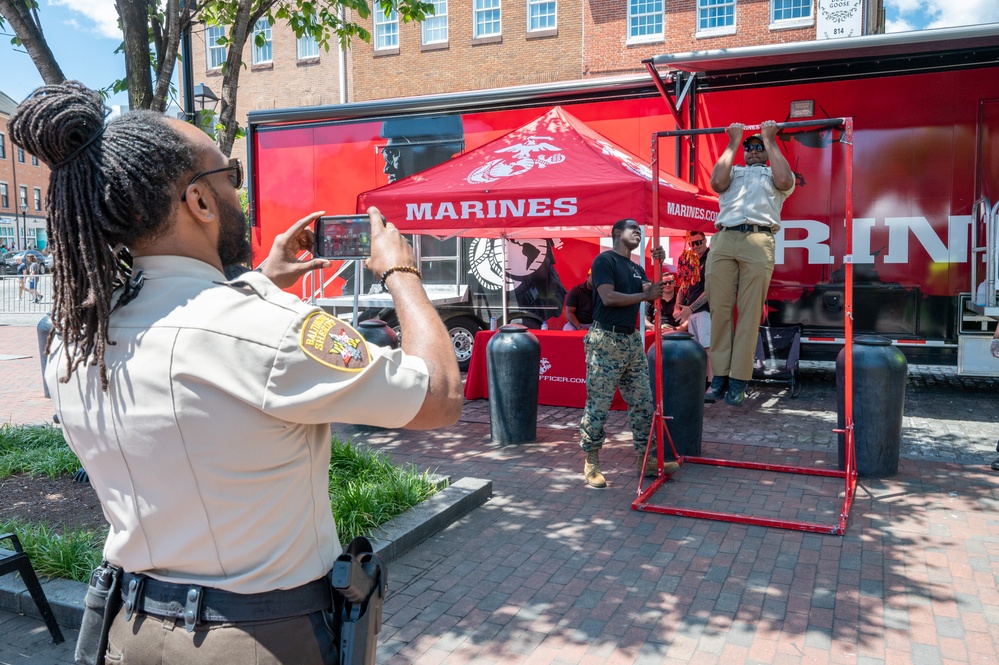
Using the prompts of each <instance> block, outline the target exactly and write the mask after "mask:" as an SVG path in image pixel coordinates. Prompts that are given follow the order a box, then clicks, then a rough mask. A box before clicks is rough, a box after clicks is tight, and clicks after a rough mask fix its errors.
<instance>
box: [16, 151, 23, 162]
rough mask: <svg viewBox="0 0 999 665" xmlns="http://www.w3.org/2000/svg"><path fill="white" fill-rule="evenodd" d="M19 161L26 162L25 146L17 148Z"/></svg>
mask: <svg viewBox="0 0 999 665" xmlns="http://www.w3.org/2000/svg"><path fill="white" fill-rule="evenodd" d="M17 161H19V162H21V163H22V164H24V148H18V149H17Z"/></svg>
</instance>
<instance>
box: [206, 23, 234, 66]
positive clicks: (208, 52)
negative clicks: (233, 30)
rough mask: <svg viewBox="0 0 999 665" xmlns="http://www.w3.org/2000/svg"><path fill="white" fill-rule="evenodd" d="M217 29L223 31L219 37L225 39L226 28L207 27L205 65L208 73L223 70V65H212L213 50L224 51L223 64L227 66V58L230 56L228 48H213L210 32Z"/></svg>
mask: <svg viewBox="0 0 999 665" xmlns="http://www.w3.org/2000/svg"><path fill="white" fill-rule="evenodd" d="M216 28H219V29H221V30H222V34H221V35H219V36H220V37H225V28H224V27H223V26H211V25H206V26H205V64H206V65H207V67H206V69H207V70H208V71H212V70H215V69H222V65H213V64H212V49H213V48H219V49H222V54H223V58H222V64H225V61H226V57H228V55H229V53H228V50H227V49H228V47H227V46H213V45H212V42H211V41H209V37H208V31H209V30H212V29H216Z"/></svg>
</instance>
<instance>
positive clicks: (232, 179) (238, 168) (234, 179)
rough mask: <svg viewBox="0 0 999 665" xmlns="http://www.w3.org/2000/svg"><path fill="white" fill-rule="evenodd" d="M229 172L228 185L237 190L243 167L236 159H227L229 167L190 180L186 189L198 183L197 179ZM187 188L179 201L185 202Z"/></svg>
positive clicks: (241, 178)
mask: <svg viewBox="0 0 999 665" xmlns="http://www.w3.org/2000/svg"><path fill="white" fill-rule="evenodd" d="M227 171H228V172H229V173H228V175H229V184H230V185H232V186H233V188H234V189H239V188H240V187H242V186H243V165H242V164H240V163H239V159H238V158H237V157H232V158H230V159H229V166H224V167H222V168H220V169H212V170H211V171H202V172H201V173H198V174H196V175H195V176H194V177H193V178H191V182H189V183H187V187H190V186H191V185H193V184H194V183H196V182H197V181H198V179H199V178H204V177H205V176H206V175H212V174H214V173H225V172H227ZM187 187H185V188H184V193H183V194H181V195H180V200H181V201H185V200H187Z"/></svg>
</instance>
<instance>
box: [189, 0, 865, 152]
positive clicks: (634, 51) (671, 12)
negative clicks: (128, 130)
mask: <svg viewBox="0 0 999 665" xmlns="http://www.w3.org/2000/svg"><path fill="white" fill-rule="evenodd" d="M820 3H824V4H822V5H820ZM830 3H832V5H836V6H837V7H839V5H851V6H854V7H855V8H857V10H858V11H862V12H863V16H864V21H863V23H864V32H865V33H869V32H877V31H879V30H880V29H881V28H880V26H882V25H883V0H435V2H434V4H435V6H436V8H437V14H436V16H435V17H433V18H430V19H428V20H427V21H425V22H424V23H423V24H417V23H403V22H401V21H398V20H393V18H392V17H388V18H386V17H384V15H382V14H380V13H379V12H376V11H373V12H372V16H370V17H369V18H367V19H356V18H353V19H352V18H351V16H350V14H349V13H348V15H347V18H348V20H355V21H356V22H358V23H359V24H361V25H363V26H364V27H365V28H366V29H368V30H369V31H370V32H371V35H372V39H371V42H370V43H366V42H363V41H361V40H355V41H354V43H353V44H352V48H351V49H350V50H348V51H347V52H346V53H343V54H341V53H339V52H338V51H337V50H336V49H335V48H334V49H331V50H330V51H329V52H325V51H323V52H322V53H318V52H317V53H316V55H315V56H308V57H303V54H302V51H303V47H302V42H301V40H296V39H295V37H294V35H293V34H292V32H291V30H290V29H289V28H287V27H286V26H284V25H282V24H280V23H278V24H275V25H274V26H272V27H270V28H268V30H269V32H268V33H267V35H268V38H269V40H268V43H267V46H266V47H265V48H264V49H260V48H259V47H256V46H254V45H253V44H252V38H251V40H250V41H251V43H250V44H248V45H247V47H246V49H245V52H244V54H243V61H244V62H245V63H246V68H245V69H244V70H243V71H242V73H241V74H240V82H239V94H238V97H237V103H238V106H239V108H238V110H237V114H236V117H237V118H238V119H239V121H240V123H245V121H246V116H247V113H248V112H249V111H251V110H257V109H265V108H287V107H296V106H311V105H321V104H336V103H340V102H361V101H370V100H375V99H386V98H391V97H409V96H416V95H428V94H440V93H449V92H461V91H467V90H482V89H489V88H498V87H504V86H513V85H526V84H535V83H547V82H557V81H570V80H575V79H581V78H588V77H598V76H611V75H619V74H627V73H640V72H643V71H644V67H643V65H642V60H643V59H646V58H650V57H652V56H655V55H659V54H662V53H681V52H687V51H704V50H716V49H725V48H732V47H736V46H755V45H762V44H774V43H787V42H798V41H811V40H814V39H816V35H817V21H816V14H817V12H819V11H820V7H821V8H823V9H822V10H823V11H824V8H825V7H829V6H831V5H830ZM214 30H218V28H215V29H214ZM211 41H212V35H211V34H210V33H209V30H208V29H206V28H204V27H199V28H198V29H197V31H196V33H195V38H194V57H193V62H194V77H193V78H194V82H195V84H197V83H205V84H207V85H208V86H209V87H211V88H213V89H214V90H215V92H216V94H218V93H219V92H221V86H222V71H221V67H220V66H213V65H215V64H218V65H220V64H221V61H222V60H224V58H225V54H224V51H223V50H221V49H219V48H216V49H214V53H215V55H214V60H213V49H212V48H211V46H210V42H211ZM306 50H308V48H306ZM220 58H221V59H220ZM341 82H343V85H341ZM341 87H342V88H343V91H342V94H341ZM232 154H233V155H234V156H239V157H243V156H245V146H244V145H243V142H242V141H237V144H236V145H235V146H234V147H233V151H232Z"/></svg>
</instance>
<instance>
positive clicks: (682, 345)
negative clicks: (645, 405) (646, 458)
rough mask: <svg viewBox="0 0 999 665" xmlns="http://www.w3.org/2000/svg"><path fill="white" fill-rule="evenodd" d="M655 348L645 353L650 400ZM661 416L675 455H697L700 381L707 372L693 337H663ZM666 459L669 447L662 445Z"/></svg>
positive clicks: (681, 334) (701, 429) (701, 422)
mask: <svg viewBox="0 0 999 665" xmlns="http://www.w3.org/2000/svg"><path fill="white" fill-rule="evenodd" d="M656 355H657V354H656V347H655V345H654V344H653V345H652V346H650V347H649V351H648V353H647V357H648V359H649V360H648V362H649V385H650V386H651V387H652V395H653V399H654V398H655V394H656V365H655V363H656ZM662 358H663V381H662V385H663V415H664V416H672V418H673V419H672V420H667V421H666V427H667V428H669V434H670V437H672V439H673V445H674V446H676V452H677V453H679V454H680V455H695V456H696V455H700V454H701V436H702V434H703V432H704V381H705V378H706V377H707V372H708V355H707V353H705V352H704V347H703V346H701V345H700V344H698V343H697V342H696V341H694V337H693V335H691V334H690V333H685V332H671V333H666V334H665V335H663V343H662ZM663 451H664V454H665V456H666V459H667V460H669V459H670V458H671V452H670V450H669V444H668V443H667V442H666V441H664V442H663Z"/></svg>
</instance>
